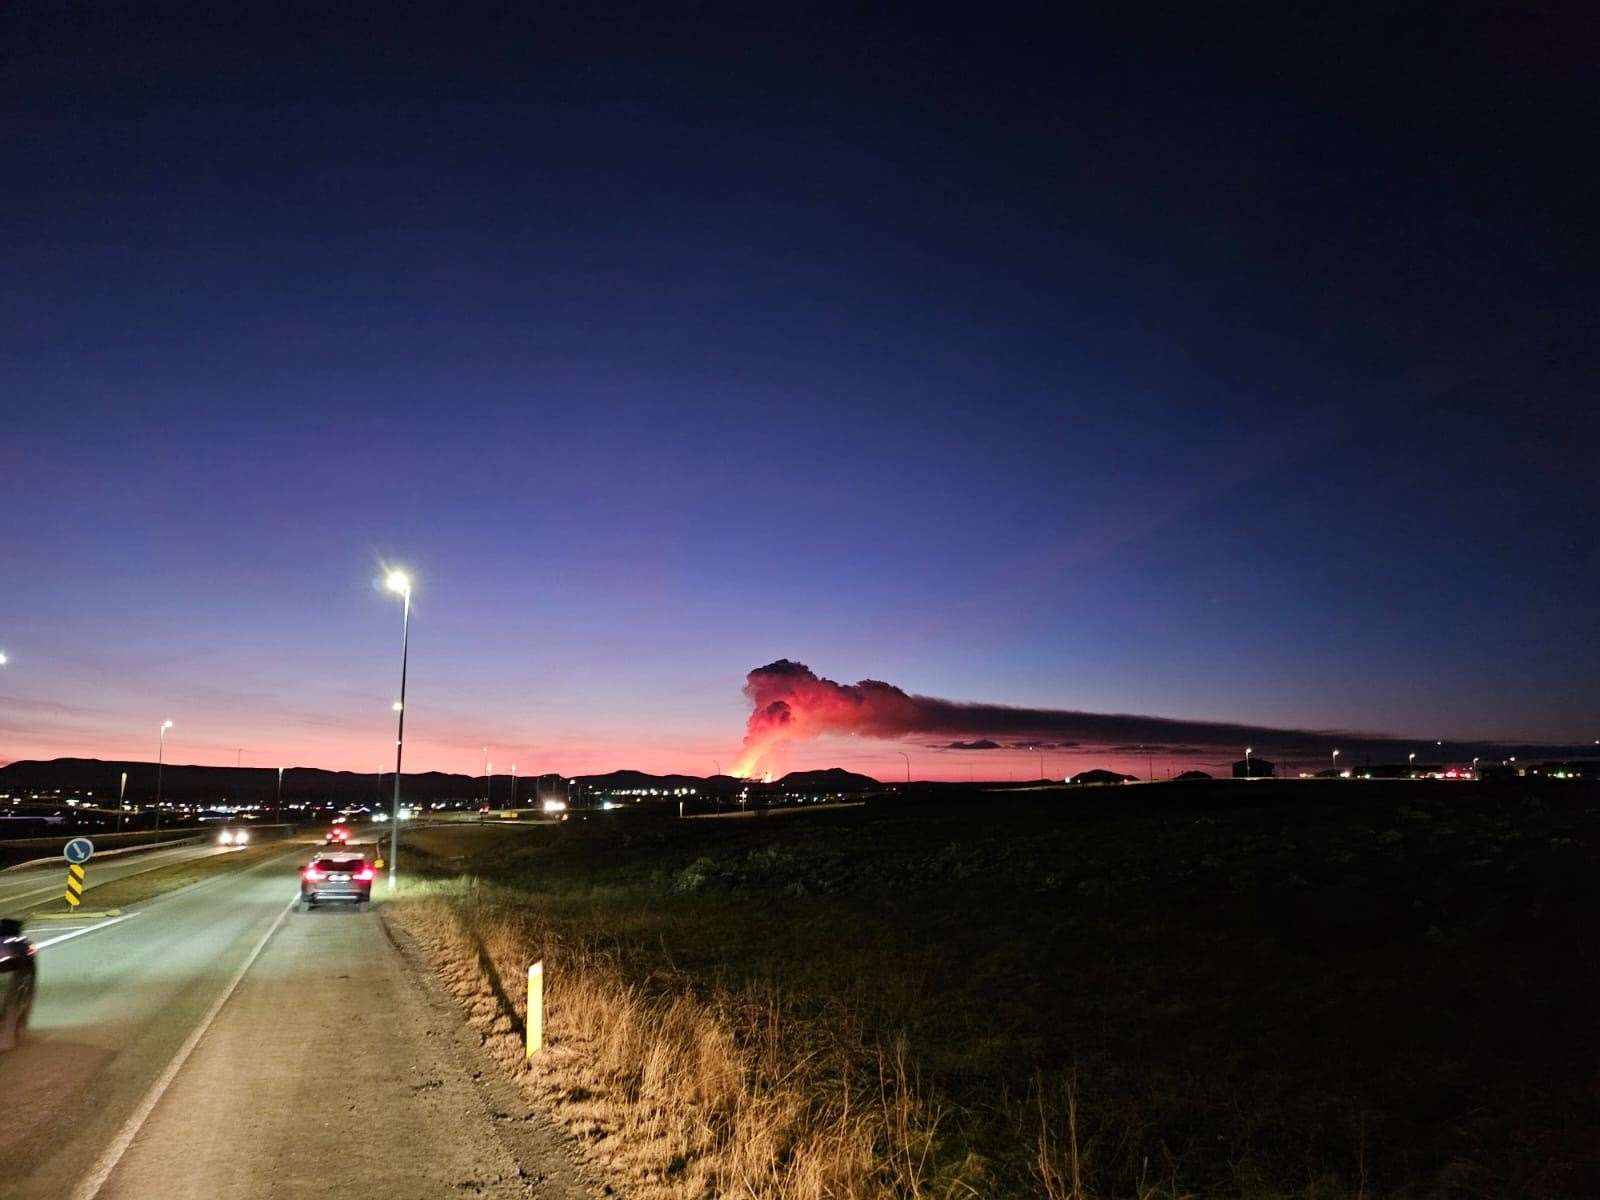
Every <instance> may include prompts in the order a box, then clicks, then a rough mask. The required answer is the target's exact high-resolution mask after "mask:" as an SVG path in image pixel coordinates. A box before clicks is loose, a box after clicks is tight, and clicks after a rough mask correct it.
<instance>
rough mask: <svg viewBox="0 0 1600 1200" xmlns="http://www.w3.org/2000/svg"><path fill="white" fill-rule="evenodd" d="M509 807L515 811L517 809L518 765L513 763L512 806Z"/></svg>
mask: <svg viewBox="0 0 1600 1200" xmlns="http://www.w3.org/2000/svg"><path fill="white" fill-rule="evenodd" d="M508 807H510V808H513V809H514V808H516V807H517V764H516V763H512V764H511V803H510V805H508Z"/></svg>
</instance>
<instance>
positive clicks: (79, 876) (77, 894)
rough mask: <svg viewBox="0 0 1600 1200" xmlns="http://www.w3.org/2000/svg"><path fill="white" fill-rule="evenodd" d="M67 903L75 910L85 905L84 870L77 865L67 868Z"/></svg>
mask: <svg viewBox="0 0 1600 1200" xmlns="http://www.w3.org/2000/svg"><path fill="white" fill-rule="evenodd" d="M67 903H68V904H70V905H71V906H72V907H73V908H77V907H78V905H80V904H82V903H83V868H82V867H81V866H80V865H78V864H77V863H71V864H69V865H68V866H67Z"/></svg>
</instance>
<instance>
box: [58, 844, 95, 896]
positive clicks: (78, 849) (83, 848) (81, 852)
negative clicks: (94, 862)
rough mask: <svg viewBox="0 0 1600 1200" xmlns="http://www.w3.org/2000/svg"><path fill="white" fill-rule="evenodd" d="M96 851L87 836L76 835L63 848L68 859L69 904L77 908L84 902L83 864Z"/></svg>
mask: <svg viewBox="0 0 1600 1200" xmlns="http://www.w3.org/2000/svg"><path fill="white" fill-rule="evenodd" d="M93 853H94V843H93V842H91V841H90V840H89V839H88V838H86V837H76V838H73V839H72V840H71V841H70V842H68V843H67V844H66V845H65V846H64V847H62V850H61V857H62V858H64V859H66V860H67V896H66V900H67V906H68V907H69V908H74V909H75V908H77V907H78V905H80V904H82V903H83V864H84V863H86V862H88V861H89V856H90V855H91V854H93Z"/></svg>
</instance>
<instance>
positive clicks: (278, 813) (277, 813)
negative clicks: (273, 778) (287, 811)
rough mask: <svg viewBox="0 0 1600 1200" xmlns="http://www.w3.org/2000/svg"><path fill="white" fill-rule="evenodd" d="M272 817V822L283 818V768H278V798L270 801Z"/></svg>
mask: <svg viewBox="0 0 1600 1200" xmlns="http://www.w3.org/2000/svg"><path fill="white" fill-rule="evenodd" d="M272 819H273V821H274V822H279V821H282V820H283V768H282V767H279V768H278V798H277V799H276V800H275V801H273V803H272Z"/></svg>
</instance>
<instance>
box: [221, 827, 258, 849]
mask: <svg viewBox="0 0 1600 1200" xmlns="http://www.w3.org/2000/svg"><path fill="white" fill-rule="evenodd" d="M249 844H250V831H249V830H248V829H224V830H223V831H222V832H221V833H219V834H217V845H219V846H248V845H249Z"/></svg>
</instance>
